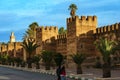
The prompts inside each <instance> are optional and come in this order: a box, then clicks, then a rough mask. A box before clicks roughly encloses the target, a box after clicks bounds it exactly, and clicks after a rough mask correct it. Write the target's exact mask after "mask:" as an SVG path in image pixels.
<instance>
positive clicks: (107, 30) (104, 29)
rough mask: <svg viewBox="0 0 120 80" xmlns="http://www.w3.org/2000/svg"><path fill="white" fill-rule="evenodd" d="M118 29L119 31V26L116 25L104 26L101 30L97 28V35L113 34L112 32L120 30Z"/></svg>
mask: <svg viewBox="0 0 120 80" xmlns="http://www.w3.org/2000/svg"><path fill="white" fill-rule="evenodd" d="M118 29H119V24H118V23H115V24H112V25H107V26H103V27H100V28H96V34H100V33H106V32H111V31H114V30H118Z"/></svg>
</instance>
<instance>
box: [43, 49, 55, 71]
mask: <svg viewBox="0 0 120 80" xmlns="http://www.w3.org/2000/svg"><path fill="white" fill-rule="evenodd" d="M53 56H54V53H53V52H51V51H42V53H41V58H42V61H43V62H44V64H45V69H46V70H50V66H51V63H52V60H53Z"/></svg>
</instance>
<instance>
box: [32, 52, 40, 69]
mask: <svg viewBox="0 0 120 80" xmlns="http://www.w3.org/2000/svg"><path fill="white" fill-rule="evenodd" d="M40 60H41V56H40V54H36V55H35V56H34V57H33V62H34V63H35V64H36V69H40V65H39V61H40Z"/></svg>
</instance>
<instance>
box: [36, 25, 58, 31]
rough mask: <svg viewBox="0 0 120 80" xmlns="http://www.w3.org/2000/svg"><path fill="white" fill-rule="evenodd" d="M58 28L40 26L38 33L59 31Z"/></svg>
mask: <svg viewBox="0 0 120 80" xmlns="http://www.w3.org/2000/svg"><path fill="white" fill-rule="evenodd" d="M57 30H58V27H56V26H40V27H38V28H37V29H36V31H57Z"/></svg>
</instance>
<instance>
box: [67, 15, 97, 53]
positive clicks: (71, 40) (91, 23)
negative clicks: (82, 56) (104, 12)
mask: <svg viewBox="0 0 120 80" xmlns="http://www.w3.org/2000/svg"><path fill="white" fill-rule="evenodd" d="M96 27H97V17H96V16H87V17H86V16H81V18H79V16H75V17H70V18H67V53H68V54H72V53H77V52H78V46H79V45H80V43H81V42H79V39H80V37H81V36H82V35H84V37H85V36H87V35H90V34H91V35H92V34H93V33H94V31H95V29H96ZM82 37H83V36H82Z"/></svg>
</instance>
